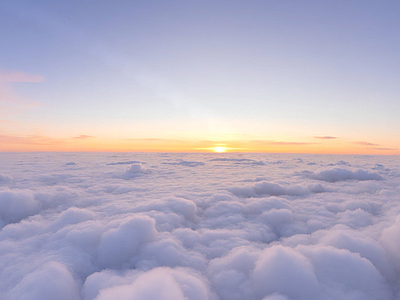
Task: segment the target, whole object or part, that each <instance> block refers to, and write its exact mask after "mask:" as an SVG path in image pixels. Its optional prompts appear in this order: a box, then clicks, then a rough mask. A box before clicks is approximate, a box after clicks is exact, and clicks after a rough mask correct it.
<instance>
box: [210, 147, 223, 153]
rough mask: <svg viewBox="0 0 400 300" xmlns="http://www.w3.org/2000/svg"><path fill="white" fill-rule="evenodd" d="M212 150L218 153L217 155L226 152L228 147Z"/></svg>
mask: <svg viewBox="0 0 400 300" xmlns="http://www.w3.org/2000/svg"><path fill="white" fill-rule="evenodd" d="M212 149H213V150H214V152H217V153H222V152H226V147H221V146H218V147H214V148H212Z"/></svg>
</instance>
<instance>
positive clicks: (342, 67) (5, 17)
mask: <svg viewBox="0 0 400 300" xmlns="http://www.w3.org/2000/svg"><path fill="white" fill-rule="evenodd" d="M399 15H400V2H399V1H397V0H396V1H377V0H376V1H349V0H346V1H317V0H314V1H295V0H293V1H282V0H276V1H269V0H264V1H235V0H234V1H232V0H230V1H127V0H126V1H105V0H96V1H75V0H69V1H51V0H48V1H41V0H38V1H28V0H26V1H21V0H13V1H11V0H8V1H2V2H0V41H1V43H0V151H185V152H186V151H209V149H210V148H212V147H215V146H218V145H219V146H224V147H227V148H228V150H231V151H243V152H245V151H256V152H259V151H262V152H263V151H265V152H299V153H302V152H310V153H360V154H361V153H362V154H400V151H399V150H398V149H400V118H399V113H400V84H399V82H400V71H399V70H400V51H399V49H400V34H399V32H400V18H399Z"/></svg>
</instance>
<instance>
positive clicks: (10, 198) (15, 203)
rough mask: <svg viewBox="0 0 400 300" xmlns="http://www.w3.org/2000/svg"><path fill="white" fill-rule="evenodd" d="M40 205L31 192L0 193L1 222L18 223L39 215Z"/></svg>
mask: <svg viewBox="0 0 400 300" xmlns="http://www.w3.org/2000/svg"><path fill="white" fill-rule="evenodd" d="M39 209H40V204H39V203H38V202H37V201H36V200H35V199H34V196H33V195H32V194H31V193H29V192H22V191H19V192H14V191H3V192H0V222H1V221H2V222H3V223H16V222H19V221H21V220H22V219H24V218H26V217H28V216H32V215H34V214H36V213H38V211H39Z"/></svg>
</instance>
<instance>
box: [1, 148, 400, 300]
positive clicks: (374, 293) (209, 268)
mask: <svg viewBox="0 0 400 300" xmlns="http://www.w3.org/2000/svg"><path fill="white" fill-rule="evenodd" d="M0 174H1V175H0V228H1V231H0V299H5V300H43V299H44V300H53V299H61V300H111V299H120V300H128V299H129V300H131V299H135V300H136V299H140V300H142V299H143V300H150V299H151V300H154V299H164V300H170V299H171V300H188V299H189V300H288V299H290V300H319V299H327V300H334V299H348V300H375V299H376V300H378V299H382V300H383V299H385V300H399V299H400V286H399V284H398V282H399V281H400V254H399V253H400V202H399V200H400V185H399V184H400V166H399V161H398V159H397V158H396V157H389V156H388V157H384V156H375V157H374V156H365V157H364V156H347V157H344V156H324V155H320V156H319V155H297V156H296V155H279V154H268V155H267V154H252V155H250V154H248V155H238V154H208V155H205V154H145V153H141V154H115V155H110V154H89V153H81V154H74V153H68V154H62V153H60V154H51V153H39V154H0Z"/></svg>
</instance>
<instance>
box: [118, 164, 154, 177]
mask: <svg viewBox="0 0 400 300" xmlns="http://www.w3.org/2000/svg"><path fill="white" fill-rule="evenodd" d="M149 173H150V170H148V169H146V168H145V167H144V166H143V165H141V164H133V165H132V166H131V167H130V168H129V169H128V170H126V171H125V173H124V174H123V175H122V178H124V179H131V178H134V177H138V176H141V175H143V174H149Z"/></svg>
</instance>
